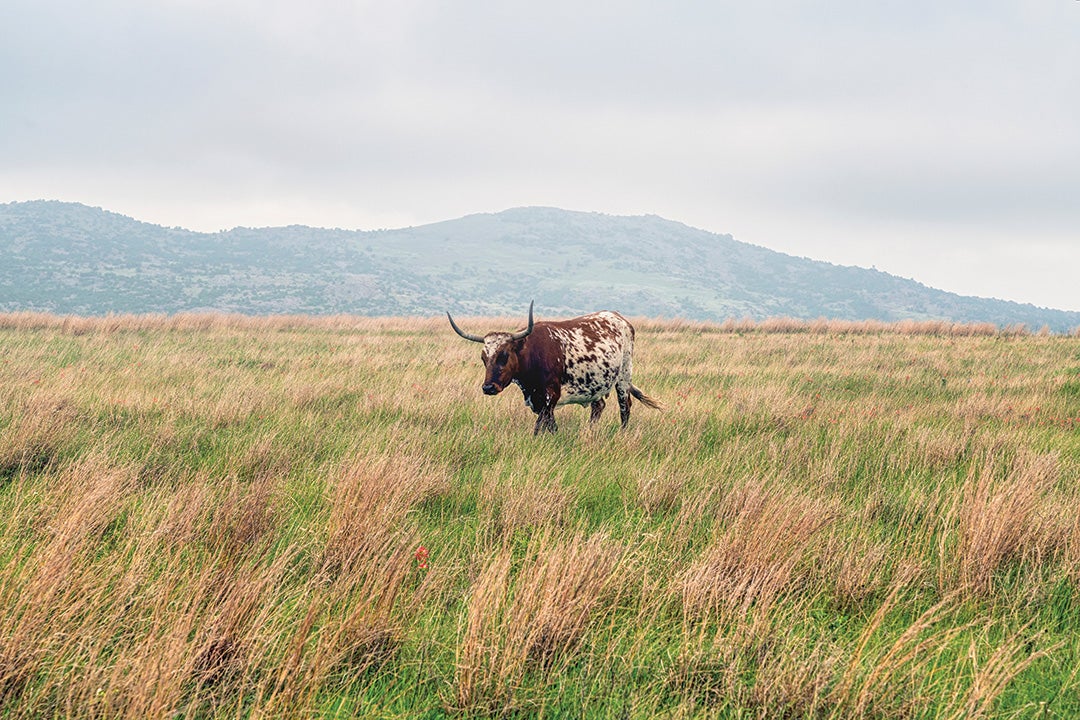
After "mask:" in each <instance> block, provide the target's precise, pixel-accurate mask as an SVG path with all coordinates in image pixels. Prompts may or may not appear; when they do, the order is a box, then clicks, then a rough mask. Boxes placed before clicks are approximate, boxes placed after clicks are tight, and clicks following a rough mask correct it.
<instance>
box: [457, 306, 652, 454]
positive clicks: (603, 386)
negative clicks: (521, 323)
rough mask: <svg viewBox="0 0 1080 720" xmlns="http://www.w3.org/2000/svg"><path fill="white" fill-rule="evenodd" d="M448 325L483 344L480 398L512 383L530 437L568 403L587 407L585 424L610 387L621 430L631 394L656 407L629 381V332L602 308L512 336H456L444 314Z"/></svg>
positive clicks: (596, 414)
mask: <svg viewBox="0 0 1080 720" xmlns="http://www.w3.org/2000/svg"><path fill="white" fill-rule="evenodd" d="M446 317H447V318H448V319H449V320H450V326H451V327H452V328H454V332H456V333H457V334H458V335H460V336H461V337H463V338H465V339H466V340H472V341H473V342H478V343H483V345H484V349H483V350H482V351H481V353H480V359H481V360H483V362H484V367H485V368H486V370H487V371H486V373H485V376H484V385H483V391H484V394H485V395H498V394H499V393H500V392H502V391H503V390H504V389H505V388H506V387H507V386H508V385H510V383H516V384H517V385H518V387H520V388H521V392H522V394H524V395H525V404H526V405H528V406H529V407H530V408H532V411H533V412H534V413H536V427H535V428H534V429H533V435H536V434H539V433H540V431H541V430H546V431H549V432H555V431H556V430H557V429H558V428H557V426H556V425H555V414H554V411H555V408H556V407H557V406H558V405H566V404H568V403H574V404H576V405H591V406H592V415H591V416H590V417H589V420H590V422H596V421H597V420H599V419H600V413H602V412H603V411H604V399H605V398H606V397H607V396H608V395H609V394H610V393H611V389H612V388H614V389H615V395H616V397H618V399H619V415H620V417H621V418H622V426H623V427H626V423H627V421H629V420H630V403H631V402H632V400H631V396H633V397H635V398H637V399H638V400H640V401H641V402H642V403H643V404H645V405H647V406H648V407H651V408H656V409H659V408H660V406H659V405H658V404H657V403H656V402H655V401H654V400H653V399H652V398H650V397H648V396H647V395H645V394H644V393H643V392H641V391H640V390H638V389H637V388H636V387H634V385H633V384H632V383H631V381H630V374H631V372H632V370H633V357H632V356H633V353H634V328H633V326H631V325H630V323H629V322H627V321H626V318H624V317H623V316H622V315H620V314H619V313H617V312H611V311H608V310H605V311H603V312H595V313H592V314H589V315H583V316H581V317H577V318H574V319H572V320H561V321H552V322H544V321H542V322H536V323H534V322H533V306H532V303H530V304H529V325H528V327H526V328H525V329H524V330H522V331H520V332H516V333H507V332H490V333H488V334H487V335H484V336H483V337H481V336H479V335H470V334H468V333H466V332H462V330H461V328H459V327H458V326H457V323H455V322H454V318H453V317H451V315H450V313H446Z"/></svg>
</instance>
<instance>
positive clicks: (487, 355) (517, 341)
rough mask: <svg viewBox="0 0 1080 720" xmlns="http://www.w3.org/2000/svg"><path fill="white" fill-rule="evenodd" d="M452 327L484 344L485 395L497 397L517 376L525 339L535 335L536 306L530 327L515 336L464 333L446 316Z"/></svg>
mask: <svg viewBox="0 0 1080 720" xmlns="http://www.w3.org/2000/svg"><path fill="white" fill-rule="evenodd" d="M446 317H447V318H448V319H449V320H450V327H452V328H454V332H456V333H457V334H458V335H460V336H461V337H463V338H465V339H466V340H472V341H473V342H478V343H483V345H484V349H483V350H481V351H480V359H481V360H482V361H483V362H484V367H485V368H486V372H485V373H484V387H483V390H484V394H485V395H498V394H499V393H500V392H502V391H503V388H505V387H506V386H507V385H509V384H510V383H511V382H512V381H513V379H514V377H515V376H516V375H517V372H518V368H519V366H520V360H519V353H520V352H521V348H522V347H523V346H524V345H525V338H527V337H528V336H529V333H531V332H532V331H533V304H532V303H529V326H528V327H527V328H525V329H524V330H522V331H521V332H516V333H507V332H490V333H488V334H487V335H484V336H483V337H481V336H479V335H470V334H469V333H466V332H462V330H461V328H459V327H458V326H457V323H456V322H454V318H453V317H451V316H450V313H446Z"/></svg>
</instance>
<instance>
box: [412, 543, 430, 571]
mask: <svg viewBox="0 0 1080 720" xmlns="http://www.w3.org/2000/svg"><path fill="white" fill-rule="evenodd" d="M414 557H415V558H416V566H417V567H418V568H420V569H421V570H427V566H428V565H427V561H428V557H430V553H428V549H427V548H426V547H424V546H423V545H421V546H420V547H418V548H416V553H415V555H414Z"/></svg>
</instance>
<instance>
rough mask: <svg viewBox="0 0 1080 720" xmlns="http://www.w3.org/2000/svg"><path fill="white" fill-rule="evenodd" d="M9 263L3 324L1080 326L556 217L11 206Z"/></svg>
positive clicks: (1073, 319) (0, 248)
mask: <svg viewBox="0 0 1080 720" xmlns="http://www.w3.org/2000/svg"><path fill="white" fill-rule="evenodd" d="M0 255H2V257H3V259H4V262H3V263H0V312H11V311H21V310H36V311H45V312H52V313H58V314H79V315H103V314H108V313H169V314H171V313H179V312H199V311H218V312H235V313H243V314H254V315H269V314H314V315H331V314H342V313H347V314H357V315H368V316H388V315H408V316H421V315H434V314H441V313H442V312H443V311H445V310H451V311H454V312H457V313H462V314H476V315H508V314H515V313H516V312H517V311H519V310H520V311H521V312H522V313H524V310H525V308H526V307H527V306H528V302H529V300H533V299H535V300H536V303H537V307H538V309H539V310H540V313H541V314H542V315H547V316H551V315H572V314H576V313H580V312H586V311H591V310H596V309H601V308H611V309H617V310H619V311H621V312H623V313H625V314H628V315H636V316H648V317H681V318H686V319H690V320H704V321H709V320H712V321H718V320H724V319H726V318H750V319H763V318H768V317H791V318H796V319H805V320H811V319H816V318H823V317H824V318H834V319H840V320H865V319H873V320H882V321H895V320H948V321H951V322H962V323H981V322H989V323H994V324H996V325H998V326H1002V327H1004V326H1009V325H1018V324H1024V325H1027V326H1028V327H1029V328H1041V327H1043V326H1047V327H1049V328H1050V329H1051V330H1054V331H1056V332H1067V331H1070V330H1072V329H1074V328H1076V327H1077V326H1080V313H1077V312H1065V311H1058V310H1049V309H1043V308H1037V307H1035V306H1033V305H1024V304H1019V303H1013V302H1006V301H1002V300H990V299H982V298H973V297H963V296H959V295H956V294H953V293H948V292H944V291H941V290H935V289H933V288H929V287H926V286H925V285H922V284H920V283H918V282H915V281H913V280H907V279H903V278H899V277H896V276H893V275H889V274H887V273H884V272H880V271H877V270H867V269H863V268H855V267H843V266H837V265H832V264H829V263H824V262H818V261H814V260H810V259H806V258H797V257H793V256H790V255H785V254H782V253H778V252H774V251H771V250H768V249H766V248H762V247H757V246H754V245H749V244H747V243H742V242H739V241H737V240H735V239H733V238H732V237H731V236H729V235H718V234H715V233H711V232H707V231H704V230H699V229H695V228H692V227H689V226H686V225H683V224H681V223H677V222H672V221H670V220H665V219H663V218H660V217H656V216H643V217H616V216H610V215H603V214H599V213H582V212H570V211H566V210H559V209H554V208H517V209H512V210H506V211H504V212H500V213H493V214H479V215H470V216H467V217H463V218H459V219H456V220H448V221H445V222H439V223H433V224H430V225H424V226H420V227H411V228H402V229H396V230H375V231H351V230H341V229H318V228H310V227H303V226H289V227H277V228H259V229H253V228H235V229H233V230H229V231H223V232H218V233H198V232H192V231H189V230H184V229H182V228H165V227H161V226H158V225H152V224H148V223H144V222H139V221H137V220H133V219H131V218H128V217H125V216H122V215H118V214H115V213H110V212H107V211H105V210H101V209H98V208H90V207H87V206H85V205H80V204H74V203H61V202H55V201H35V202H25V203H9V204H6V205H0Z"/></svg>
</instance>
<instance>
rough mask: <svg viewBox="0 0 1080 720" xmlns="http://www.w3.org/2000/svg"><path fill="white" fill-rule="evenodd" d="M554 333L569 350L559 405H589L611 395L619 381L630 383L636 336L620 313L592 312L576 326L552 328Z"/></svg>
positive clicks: (565, 350)
mask: <svg viewBox="0 0 1080 720" xmlns="http://www.w3.org/2000/svg"><path fill="white" fill-rule="evenodd" d="M551 334H552V336H553V337H554V338H556V339H557V340H558V341H559V342H560V344H561V345H562V346H563V352H564V353H565V377H564V378H563V382H562V397H560V398H559V405H566V404H577V405H588V404H589V403H592V402H595V401H597V400H600V399H603V398H605V397H607V396H608V394H610V393H611V391H612V389H614V388H615V387H616V385H624V386H625V387H629V385H630V372H631V369H632V363H631V358H632V356H633V352H634V336H633V331H632V330H631V329H630V324H629V323H628V322H626V320H624V319H623V318H622V317H621V316H620V315H616V314H615V313H613V312H608V311H604V312H598V313H592V314H591V315H585V316H583V317H582V318H580V323H579V324H578V325H576V326H574V327H570V328H552V331H551Z"/></svg>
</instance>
